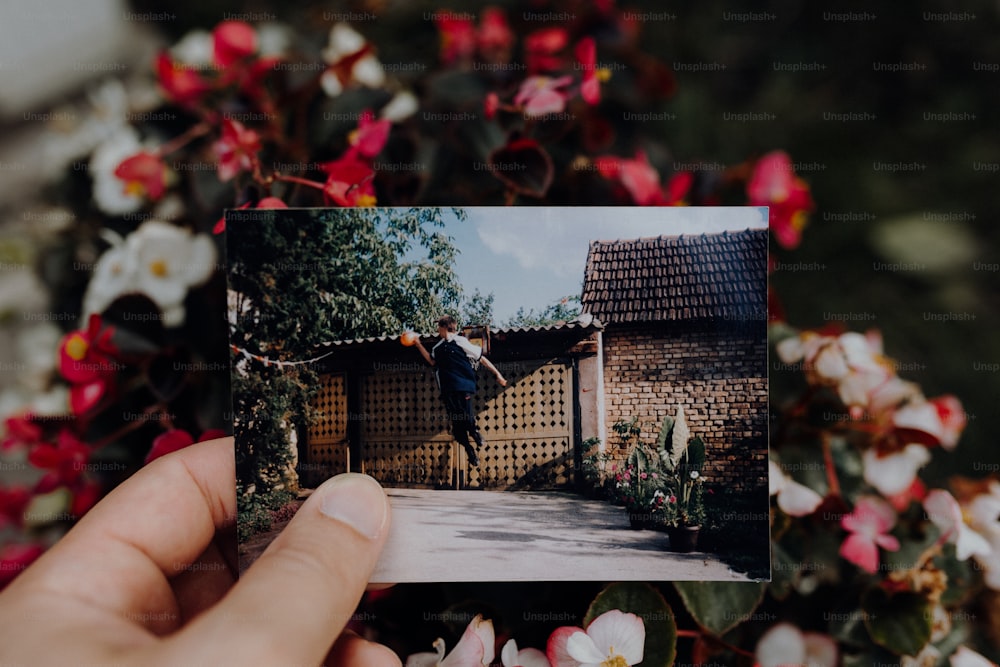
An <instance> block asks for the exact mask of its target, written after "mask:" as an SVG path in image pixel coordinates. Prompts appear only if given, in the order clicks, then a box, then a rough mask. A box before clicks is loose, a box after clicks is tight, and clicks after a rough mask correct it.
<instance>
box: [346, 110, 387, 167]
mask: <svg viewBox="0 0 1000 667" xmlns="http://www.w3.org/2000/svg"><path fill="white" fill-rule="evenodd" d="M391 127H392V123H391V122H389V121H388V120H375V114H374V113H372V111H371V109H365V110H364V111H363V112H362V113H361V118H360V120H359V121H358V129H356V130H354V131H353V132H351V134H350V137H349V138H348V140H349V141H350V143H351V146H353V147H354V149H355V150H356V151H357V152H358V153H359V154H360V155H362V156H363V157H366V158H369V159H371V158H373V157H375V156H376V155H378V154H379V153H381V152H382V148H383V147H384V146H385V142H386V141H388V140H389V128H391Z"/></svg>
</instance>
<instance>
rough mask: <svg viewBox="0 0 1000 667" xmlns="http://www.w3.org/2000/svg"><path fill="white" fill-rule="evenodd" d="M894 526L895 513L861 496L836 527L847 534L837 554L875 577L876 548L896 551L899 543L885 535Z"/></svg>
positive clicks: (879, 501)
mask: <svg viewBox="0 0 1000 667" xmlns="http://www.w3.org/2000/svg"><path fill="white" fill-rule="evenodd" d="M895 525H896V512H895V511H894V510H893V508H892V506H891V505H889V503H887V502H886V501H884V500H882V499H881V498H878V497H877V496H862V497H860V498H859V499H858V501H857V503H856V504H855V506H854V510H853V511H852V512H851V513H850V514H846V515H844V517H843V518H841V520H840V526H841V527H842V528H843V529H844V530H846V531H848V532H849V533H850V535H848V536H847V539H845V540H844V543H843V544H842V545H841V546H840V555H841V556H843V557H844V558H845V559H846V560H848V561H849V562H851V563H854V564H855V565H857V566H858V567H859V568H861V569H862V570H864V571H865V572H868V573H869V574H875V572H877V571H878V565H879V557H878V548H879V547H882V548H883V549H885V550H886V551H899V540H898V539H896V538H895V537H893V536H892V535H890V534H889V531H890V530H891V529H892V527H893V526H895Z"/></svg>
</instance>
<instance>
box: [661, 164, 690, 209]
mask: <svg viewBox="0 0 1000 667" xmlns="http://www.w3.org/2000/svg"><path fill="white" fill-rule="evenodd" d="M692 185H694V172H693V171H679V172H677V173H676V174H674V175H673V176H671V177H670V179H669V180H668V181H667V203H668V204H670V205H671V206H687V203H688V199H687V196H688V194H690V192H691V186H692Z"/></svg>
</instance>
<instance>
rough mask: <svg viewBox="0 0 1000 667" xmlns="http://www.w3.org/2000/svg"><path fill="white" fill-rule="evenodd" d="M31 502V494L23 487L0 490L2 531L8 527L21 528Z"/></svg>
mask: <svg viewBox="0 0 1000 667" xmlns="http://www.w3.org/2000/svg"><path fill="white" fill-rule="evenodd" d="M30 502H31V493H30V492H29V491H28V489H26V488H24V487H22V486H14V487H10V488H8V489H4V488H0V530H2V529H3V528H4V527H6V526H8V525H14V526H20V525H21V524H22V523H23V522H24V510H25V508H26V507H27V506H28V503H30Z"/></svg>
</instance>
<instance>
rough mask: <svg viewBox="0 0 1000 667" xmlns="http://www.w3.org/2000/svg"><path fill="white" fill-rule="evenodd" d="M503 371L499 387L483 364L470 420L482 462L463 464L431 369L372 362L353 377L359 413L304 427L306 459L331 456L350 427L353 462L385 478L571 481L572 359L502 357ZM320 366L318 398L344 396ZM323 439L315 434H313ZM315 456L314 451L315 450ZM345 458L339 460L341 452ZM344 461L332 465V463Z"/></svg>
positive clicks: (559, 484) (533, 484)
mask: <svg viewBox="0 0 1000 667" xmlns="http://www.w3.org/2000/svg"><path fill="white" fill-rule="evenodd" d="M500 366H501V370H502V371H503V373H504V376H505V377H506V378H507V380H508V384H507V386H506V387H500V386H499V385H498V384H497V383H496V380H495V379H494V378H493V376H492V375H485V374H482V373H481V374H480V380H479V393H478V394H477V396H476V404H475V410H476V415H477V416H476V421H477V424H478V426H479V430H480V432H481V433H482V434H483V438H484V441H485V442H484V444H483V447H482V449H481V450H480V452H479V458H480V465H479V467H478V468H470V467H469V466H468V462H467V460H466V454H465V451H464V450H463V449H462V447H460V446H459V445H458V444H457V443H456V442H455V441H454V439H453V438H452V436H451V433H450V424H449V422H448V420H447V416H446V414H445V410H444V406H443V405H442V403H441V399H440V396H439V392H438V388H437V384H436V382H435V380H434V375H433V372H432V371H430V370H395V369H387V370H376V371H373V372H369V373H366V374H365V375H363V376H362V377H361V378H360V382H359V389H358V392H359V397H358V398H359V400H358V405H359V411H358V414H357V415H356V416H355V417H352V419H356V420H357V421H358V422H359V423H358V424H357V425H354V424H351V425H350V426H351V428H350V429H348V426H349V424H348V419H347V418H345V417H338V418H336V419H335V420H334V423H332V424H330V425H328V426H325V427H324V429H323V430H321V429H319V428H318V427H314V429H312V430H310V435H309V452H310V454H309V456H310V458H309V460H310V463H313V462H320V461H323V462H326V461H332V460H333V457H336V456H340V454H339V452H341V451H344V450H346V449H347V448H346V447H345V446H344V444H345V443H346V441H347V433H349V432H350V433H357V436H356V437H357V440H358V449H357V452H358V454H359V456H360V461H359V462H358V463H357V464H355V465H354V468H355V469H360V470H361V471H363V472H365V473H368V474H370V475H372V476H373V477H375V478H376V479H378V480H379V481H380V482H381V483H382V484H384V485H386V486H414V487H452V488H454V487H456V486H466V487H473V488H475V487H478V488H490V489H507V488H512V487H514V488H531V489H554V488H565V487H568V486H569V485H571V484H572V481H573V478H572V469H573V453H574V452H573V447H574V437H573V433H574V411H573V405H574V400H573V392H574V386H573V368H572V365H571V364H570V362H569V361H568V360H537V361H527V362H517V363H511V364H501V365H500ZM332 377H341V378H342V377H343V376H325V377H324V390H323V391H322V392H321V394H320V399H319V400H318V401H317V405H320V404H322V405H324V406H328V408H326V409H331V410H336V409H337V408H335V407H334V406H338V405H339V406H342V411H341V413H340V414H341V415H343V414H346V412H347V404H348V401H347V396H346V392H344V386H345V385H344V382H343V380H342V379H341V380H328V379H327V378H332ZM314 433H315V434H316V435H318V436H319V440H320V443H319V444H314V442H315V439H314V438H315V436H314ZM317 457H318V458H317ZM339 463H340V464H341V465H342V464H343V461H342V460H341V461H339ZM343 469H345V468H342V467H340V466H336V471H337V472H339V471H341V470H343Z"/></svg>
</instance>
